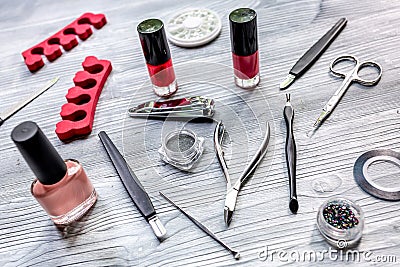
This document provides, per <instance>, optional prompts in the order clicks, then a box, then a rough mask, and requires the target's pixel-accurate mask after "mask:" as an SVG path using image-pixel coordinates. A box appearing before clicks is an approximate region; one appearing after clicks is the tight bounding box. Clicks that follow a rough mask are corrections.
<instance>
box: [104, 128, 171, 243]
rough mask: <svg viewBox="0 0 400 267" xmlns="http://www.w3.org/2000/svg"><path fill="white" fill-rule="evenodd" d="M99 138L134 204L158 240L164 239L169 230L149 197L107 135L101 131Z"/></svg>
mask: <svg viewBox="0 0 400 267" xmlns="http://www.w3.org/2000/svg"><path fill="white" fill-rule="evenodd" d="M99 137H100V140H101V142H102V143H103V146H104V148H105V149H106V151H107V154H108V156H109V157H110V159H111V162H112V163H113V165H114V167H115V170H116V171H117V173H118V175H119V178H120V179H121V181H122V184H123V185H124V186H125V189H126V191H127V192H128V194H129V196H130V197H131V199H132V201H133V203H135V205H136V207H137V208H138V209H139V211H140V213H141V214H142V216H143V217H145V219H146V220H147V222H148V223H149V224H150V226H151V228H152V229H153V232H154V234H155V235H156V236H157V238H158V239H162V238H163V237H164V236H165V235H166V234H167V230H165V228H164V226H163V224H162V223H161V221H160V219H159V218H158V216H157V214H156V211H155V209H154V207H153V204H152V202H151V200H150V197H149V195H148V194H147V193H146V191H145V189H144V187H143V186H142V184H141V183H140V181H139V179H138V178H137V177H136V175H135V174H134V173H133V171H132V170H131V168H130V167H129V165H128V163H126V161H125V159H124V157H122V155H121V153H120V152H119V151H118V149H117V148H116V147H115V145H114V143H113V142H112V141H111V139H110V138H109V137H108V135H107V133H106V132H104V131H101V132H100V133H99Z"/></svg>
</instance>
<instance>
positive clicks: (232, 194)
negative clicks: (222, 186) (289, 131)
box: [214, 122, 270, 226]
mask: <svg viewBox="0 0 400 267" xmlns="http://www.w3.org/2000/svg"><path fill="white" fill-rule="evenodd" d="M266 126H267V127H266V128H267V130H266V133H265V136H264V139H263V141H262V142H261V145H260V147H259V148H258V150H257V152H256V154H255V155H254V156H253V158H252V160H251V161H250V163H249V164H248V165H247V166H246V168H245V169H244V170H243V172H242V174H241V175H240V177H239V179H238V180H237V181H236V183H235V184H234V185H233V186H232V184H231V179H230V177H229V172H228V168H227V165H226V162H225V159H224V155H223V151H222V148H221V144H222V139H223V135H224V133H225V126H224V125H223V124H222V122H219V123H218V124H217V126H216V128H215V131H214V148H215V152H216V153H217V158H218V161H219V164H220V165H221V168H222V171H223V173H224V176H225V179H226V199H225V207H224V220H225V224H226V225H227V226H229V224H230V223H231V221H232V216H233V211H234V210H235V206H236V200H237V197H238V194H239V190H240V188H241V187H242V185H243V183H244V182H245V181H246V180H247V179H248V178H249V177H250V175H251V174H252V173H253V172H254V171H255V169H256V168H257V166H258V165H259V164H260V162H261V161H262V159H263V158H264V156H265V154H266V153H267V148H268V143H269V138H270V128H269V123H268V122H267V125H266Z"/></svg>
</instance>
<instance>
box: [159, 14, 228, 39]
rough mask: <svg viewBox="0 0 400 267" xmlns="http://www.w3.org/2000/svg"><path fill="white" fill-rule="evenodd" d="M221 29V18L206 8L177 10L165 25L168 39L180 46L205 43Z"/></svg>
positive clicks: (213, 37)
mask: <svg viewBox="0 0 400 267" xmlns="http://www.w3.org/2000/svg"><path fill="white" fill-rule="evenodd" d="M221 29H222V23H221V18H220V17H219V16H218V15H217V14H216V13H215V12H213V11H211V10H208V9H192V10H186V11H183V12H179V13H177V14H175V15H174V16H173V17H172V18H171V19H170V20H169V21H168V23H167V25H166V30H167V36H168V39H169V40H170V41H171V43H173V44H175V45H177V46H182V47H196V46H201V45H204V44H207V43H209V42H211V41H212V40H214V39H215V38H216V37H217V36H218V35H219V33H220V32H221Z"/></svg>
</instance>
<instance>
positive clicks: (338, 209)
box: [317, 198, 364, 249]
mask: <svg viewBox="0 0 400 267" xmlns="http://www.w3.org/2000/svg"><path fill="white" fill-rule="evenodd" d="M317 226H318V229H319V231H320V232H321V234H322V236H323V237H324V238H325V239H326V240H327V241H328V243H329V244H331V245H333V246H335V247H336V248H339V249H344V248H348V247H352V246H354V245H356V244H357V243H358V241H359V240H360V239H361V236H362V231H363V228H364V213H363V211H362V210H361V207H360V206H358V205H357V204H356V203H354V202H352V201H351V200H348V199H345V198H331V199H328V200H327V201H325V202H324V203H323V204H322V205H321V207H320V208H319V210H318V214H317Z"/></svg>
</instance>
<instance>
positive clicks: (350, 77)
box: [314, 55, 382, 128]
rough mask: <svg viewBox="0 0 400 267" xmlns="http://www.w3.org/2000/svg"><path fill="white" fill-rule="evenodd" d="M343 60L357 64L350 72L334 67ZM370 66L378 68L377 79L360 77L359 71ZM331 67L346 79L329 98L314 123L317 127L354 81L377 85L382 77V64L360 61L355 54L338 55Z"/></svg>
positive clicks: (334, 73)
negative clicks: (343, 71)
mask: <svg viewBox="0 0 400 267" xmlns="http://www.w3.org/2000/svg"><path fill="white" fill-rule="evenodd" d="M342 61H352V62H354V63H355V64H356V65H355V66H354V68H353V69H352V70H351V71H349V72H348V73H342V72H340V71H337V70H335V69H334V67H335V65H336V64H337V63H339V62H342ZM368 66H369V67H373V68H376V69H377V70H378V72H379V73H378V76H377V77H376V78H375V79H372V80H366V79H363V78H360V77H359V76H358V73H359V72H360V71H361V70H362V69H363V68H365V67H368ZM329 68H330V71H331V72H332V73H333V75H335V76H338V77H342V78H344V80H343V83H342V85H341V86H340V87H339V89H337V91H336V92H335V94H334V95H333V96H332V97H331V98H330V99H329V101H328V103H327V104H326V105H325V106H324V108H323V109H322V113H321V115H320V116H319V118H318V119H317V121H316V122H315V123H314V127H315V128H319V126H320V125H321V124H322V122H323V121H324V120H325V119H326V118H327V117H328V116H329V115H330V114H331V113H332V111H333V110H334V109H335V107H336V106H337V104H338V103H339V101H340V99H341V98H342V97H343V95H344V94H345V93H346V91H347V89H349V87H350V85H351V84H352V83H353V82H357V83H359V84H362V85H365V86H373V85H376V84H377V83H378V82H379V80H380V79H381V77H382V67H381V65H379V64H378V63H376V62H373V61H364V62H360V61H359V60H358V59H357V58H356V57H355V56H352V55H344V56H340V57H337V58H336V59H335V60H334V61H332V63H331V64H330V66H329Z"/></svg>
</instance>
